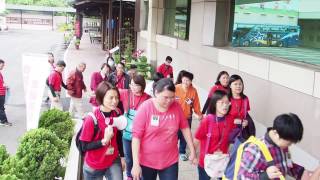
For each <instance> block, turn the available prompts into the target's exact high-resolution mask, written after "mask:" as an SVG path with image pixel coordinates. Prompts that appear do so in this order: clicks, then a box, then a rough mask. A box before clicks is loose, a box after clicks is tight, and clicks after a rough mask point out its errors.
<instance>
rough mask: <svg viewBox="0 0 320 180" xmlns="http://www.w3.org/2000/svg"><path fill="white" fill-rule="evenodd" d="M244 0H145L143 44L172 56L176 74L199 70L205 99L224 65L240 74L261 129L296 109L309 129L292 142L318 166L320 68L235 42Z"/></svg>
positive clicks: (154, 58)
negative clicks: (235, 25) (236, 21)
mask: <svg viewBox="0 0 320 180" xmlns="http://www.w3.org/2000/svg"><path fill="white" fill-rule="evenodd" d="M243 1H244V0H243ZM268 1H271V0H268ZM239 2H241V1H238V2H236V1H229V0H225V1H222V0H214V1H207V0H170V1H169V0H149V1H147V0H140V2H139V5H140V31H139V32H138V37H137V38H138V43H137V46H138V48H139V49H143V50H145V53H146V55H147V57H148V60H149V61H150V62H151V63H153V64H154V65H160V64H162V63H163V62H164V60H165V57H166V56H168V55H169V56H171V57H172V58H173V62H172V64H173V68H174V73H175V77H176V76H177V73H178V72H179V71H180V70H182V69H185V70H188V71H191V72H193V73H194V75H195V78H194V81H193V82H194V85H195V86H196V87H197V88H198V89H199V91H200V93H199V94H200V97H201V102H202V103H204V101H205V98H206V96H207V94H208V91H209V89H210V87H211V86H213V84H214V82H215V79H216V76H217V75H218V73H219V72H220V71H222V70H226V71H228V72H229V74H239V75H240V76H241V77H243V80H244V86H245V91H244V92H245V94H246V95H248V97H249V99H250V104H251V111H250V114H251V115H252V117H253V118H254V120H255V121H256V125H257V127H258V135H262V133H263V132H265V128H266V127H269V126H271V125H272V122H273V120H274V118H275V117H276V116H277V115H279V114H280V113H288V112H293V113H296V114H297V115H298V116H299V117H300V118H301V119H302V121H303V124H304V128H305V131H304V137H303V140H302V142H301V143H299V144H297V145H296V146H294V147H293V148H292V150H293V157H294V159H296V160H297V161H298V162H299V163H301V164H303V165H306V167H307V168H314V167H315V166H316V165H317V164H318V163H319V159H320V152H319V149H320V143H319V141H318V139H319V137H320V131H318V126H320V68H319V67H318V66H315V65H310V64H305V63H300V62H295V61H291V60H288V59H285V58H279V57H275V56H268V55H264V54H259V53H253V52H249V51H245V50H243V49H241V48H234V47H232V46H231V45H230V44H231V43H230V42H231V39H232V29H233V23H234V19H235V18H234V14H235V6H236V3H239ZM246 2H252V3H255V2H262V1H261V0H259V1H255V0H251V1H246ZM294 21H295V23H296V22H297V19H294ZM299 55H301V56H302V54H297V55H296V56H299Z"/></svg>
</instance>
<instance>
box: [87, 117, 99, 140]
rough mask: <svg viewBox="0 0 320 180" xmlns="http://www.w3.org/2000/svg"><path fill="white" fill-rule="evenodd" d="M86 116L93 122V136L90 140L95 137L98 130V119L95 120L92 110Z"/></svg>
mask: <svg viewBox="0 0 320 180" xmlns="http://www.w3.org/2000/svg"><path fill="white" fill-rule="evenodd" d="M88 116H90V117H92V120H93V124H94V129H93V136H92V140H93V139H94V138H95V137H96V135H97V133H98V130H99V126H98V120H97V118H96V116H95V115H94V114H93V112H89V113H88Z"/></svg>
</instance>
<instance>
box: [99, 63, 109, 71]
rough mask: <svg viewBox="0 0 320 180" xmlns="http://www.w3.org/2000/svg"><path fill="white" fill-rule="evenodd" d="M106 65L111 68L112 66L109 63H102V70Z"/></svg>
mask: <svg viewBox="0 0 320 180" xmlns="http://www.w3.org/2000/svg"><path fill="white" fill-rule="evenodd" d="M105 66H107V67H108V68H109V69H111V67H110V66H109V64H107V63H102V65H101V68H100V70H102V69H103V68H104V67H105Z"/></svg>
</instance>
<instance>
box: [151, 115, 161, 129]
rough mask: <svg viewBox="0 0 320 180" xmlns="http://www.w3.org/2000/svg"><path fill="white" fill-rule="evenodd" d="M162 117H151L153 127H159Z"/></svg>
mask: <svg viewBox="0 0 320 180" xmlns="http://www.w3.org/2000/svg"><path fill="white" fill-rule="evenodd" d="M159 122H160V117H159V116H156V115H152V116H151V126H159Z"/></svg>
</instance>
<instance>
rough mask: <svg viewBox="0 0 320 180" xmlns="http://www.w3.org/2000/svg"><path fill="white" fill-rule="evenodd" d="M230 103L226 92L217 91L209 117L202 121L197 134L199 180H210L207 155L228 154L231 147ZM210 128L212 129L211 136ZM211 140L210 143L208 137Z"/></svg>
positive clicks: (212, 99) (210, 107)
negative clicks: (206, 162)
mask: <svg viewBox="0 0 320 180" xmlns="http://www.w3.org/2000/svg"><path fill="white" fill-rule="evenodd" d="M229 106H230V101H229V98H228V95H227V93H226V92H224V91H221V90H217V91H215V93H213V95H212V98H211V99H210V102H209V108H208V115H207V116H206V117H205V118H203V119H202V121H201V123H200V125H199V127H198V129H197V131H196V133H195V147H196V148H197V147H199V144H200V156H199V164H198V173H199V180H210V177H209V176H208V174H207V173H206V171H205V170H204V157H205V155H206V154H213V153H216V152H222V153H224V154H226V153H228V147H229V139H228V137H229V132H230V128H231V127H230V126H229V124H230V123H229V122H230V121H231V118H230V116H229V115H227V114H228V111H229ZM209 128H212V129H211V130H210V131H211V134H210V132H209ZM209 134H210V136H211V138H210V139H209V141H208V136H209Z"/></svg>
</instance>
